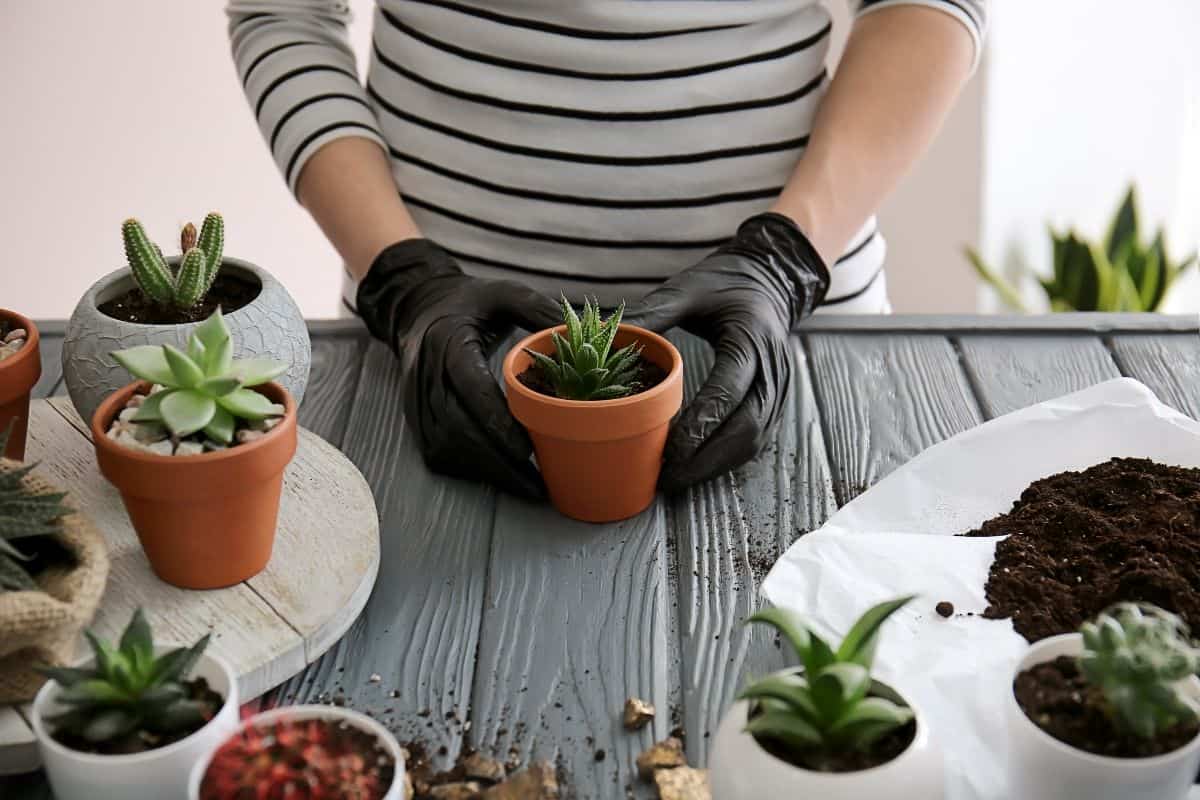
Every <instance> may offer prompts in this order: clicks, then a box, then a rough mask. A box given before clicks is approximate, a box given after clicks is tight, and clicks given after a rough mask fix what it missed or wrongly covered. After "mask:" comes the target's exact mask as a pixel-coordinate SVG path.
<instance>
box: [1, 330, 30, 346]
mask: <svg viewBox="0 0 1200 800" xmlns="http://www.w3.org/2000/svg"><path fill="white" fill-rule="evenodd" d="M28 338H29V334H27V333H26V332H25V329H24V328H13V329H12V330H11V331H9V332H8V333H7V334H5V336H4V343H5V344H12V343H13V342H15V341H17V340H18V339H20V340H21V341H22V342H24V341H25V340H26V339H28ZM18 346H20V345H18Z"/></svg>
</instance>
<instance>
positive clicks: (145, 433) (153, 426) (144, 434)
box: [125, 422, 174, 447]
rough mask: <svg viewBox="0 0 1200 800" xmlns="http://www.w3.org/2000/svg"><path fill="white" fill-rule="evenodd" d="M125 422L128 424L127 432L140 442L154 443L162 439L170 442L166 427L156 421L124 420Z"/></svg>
mask: <svg viewBox="0 0 1200 800" xmlns="http://www.w3.org/2000/svg"><path fill="white" fill-rule="evenodd" d="M125 424H126V425H128V426H129V432H130V433H132V434H133V438H135V439H137V440H138V441H139V442H141V443H142V444H155V443H157V442H162V441H165V442H166V443H167V444H172V443H171V440H170V437H169V435H168V434H167V429H166V428H165V427H163V426H162V425H159V424H158V423H157V422H126V423H125ZM173 446H174V445H172V447H173Z"/></svg>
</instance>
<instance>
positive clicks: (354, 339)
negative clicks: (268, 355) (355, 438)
mask: <svg viewBox="0 0 1200 800" xmlns="http://www.w3.org/2000/svg"><path fill="white" fill-rule="evenodd" d="M366 345H367V340H366V335H365V332H363V331H359V332H357V333H353V332H348V333H345V334H341V335H337V336H320V337H316V336H314V338H313V339H312V369H311V371H310V372H309V373H308V388H307V389H306V390H305V392H304V402H303V403H301V404H300V415H299V422H300V424H301V425H303V426H304V427H305V428H308V429H309V430H310V431H312V432H313V433H315V434H316V435H317V436H320V437H321V438H322V439H324V440H325V441H327V442H329V443H330V444H332V445H333V446H334V447H341V444H342V437H343V436H344V435H345V433H346V423H347V422H349V420H350V408H351V406H352V405H353V404H354V393H355V391H356V390H357V389H358V376H359V374H360V373H361V371H362V355H363V350H364V349H365V348H366Z"/></svg>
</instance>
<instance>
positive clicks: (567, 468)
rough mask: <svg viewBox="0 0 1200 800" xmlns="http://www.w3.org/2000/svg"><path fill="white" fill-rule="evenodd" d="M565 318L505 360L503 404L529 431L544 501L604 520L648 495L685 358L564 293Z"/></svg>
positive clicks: (646, 501) (627, 513) (645, 501)
mask: <svg viewBox="0 0 1200 800" xmlns="http://www.w3.org/2000/svg"><path fill="white" fill-rule="evenodd" d="M562 305H563V318H564V320H565V323H566V324H564V325H561V326H559V327H557V328H553V329H550V330H545V331H541V332H539V333H535V334H533V335H532V336H528V337H526V338H525V339H523V340H521V341H520V342H519V343H518V344H517V345H516V347H514V348H513V349H512V350H511V351H509V353H508V355H507V356H506V357H505V359H504V382H505V385H506V386H507V389H508V406H509V409H510V410H511V411H512V414H513V416H514V417H516V419H517V420H518V421H519V422H520V423H521V424H522V425H524V426H525V428H526V429H527V430H528V431H529V436H530V438H531V439H532V440H533V449H534V452H535V454H536V456H537V461H538V467H539V468H540V469H541V472H542V477H543V478H544V479H545V481H546V488H547V489H548V491H549V493H550V501H551V502H552V503H553V504H554V506H555V507H556V508H557V509H558V510H559V511H560V512H562V513H563V514H565V515H566V516H568V517H573V518H575V519H580V520H584V521H586V522H610V521H613V520H619V519H625V518H626V517H632V516H633V515H635V514H637V513H639V512H641V511H643V510H644V509H645V508H646V507H647V506H649V505H650V504H651V503H652V502H654V491H655V485H656V484H657V482H658V474H659V471H660V469H661V468H662V454H663V447H664V446H665V444H666V440H667V426H668V425H669V424H670V422H671V418H672V417H674V416H675V413H676V412H677V411H678V410H679V406H680V404H681V403H682V401H683V360H682V359H681V358H680V356H679V351H678V350H676V349H675V346H674V345H672V344H671V343H670V342H668V341H667V340H666V339H664V338H663V337H661V336H659V335H658V334H656V333H653V332H651V331H648V330H645V329H644V328H638V327H635V326H633V325H622V324H621V314H622V312H623V311H624V304H622V306H621V307H620V308H618V309H617V310H616V312H615V313H614V314H613V315H612V316H611V317H609V319H607V320H601V318H600V310H599V308H598V306H597V305H596V304H595V303H592V302H586V303H585V304H584V309H583V316H582V318H581V317H580V316H579V315H577V314H576V313H575V310H574V309H573V308H571V304H570V303H568V302H567V300H566V298H563V301H562Z"/></svg>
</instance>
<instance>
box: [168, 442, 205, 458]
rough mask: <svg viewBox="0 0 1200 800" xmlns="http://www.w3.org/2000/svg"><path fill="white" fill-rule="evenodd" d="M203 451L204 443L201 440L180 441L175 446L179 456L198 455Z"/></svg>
mask: <svg viewBox="0 0 1200 800" xmlns="http://www.w3.org/2000/svg"><path fill="white" fill-rule="evenodd" d="M203 452H204V445H203V444H201V443H200V442H180V443H179V444H178V445H176V446H175V455H177V456H198V455H200V454H201V453H203Z"/></svg>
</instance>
